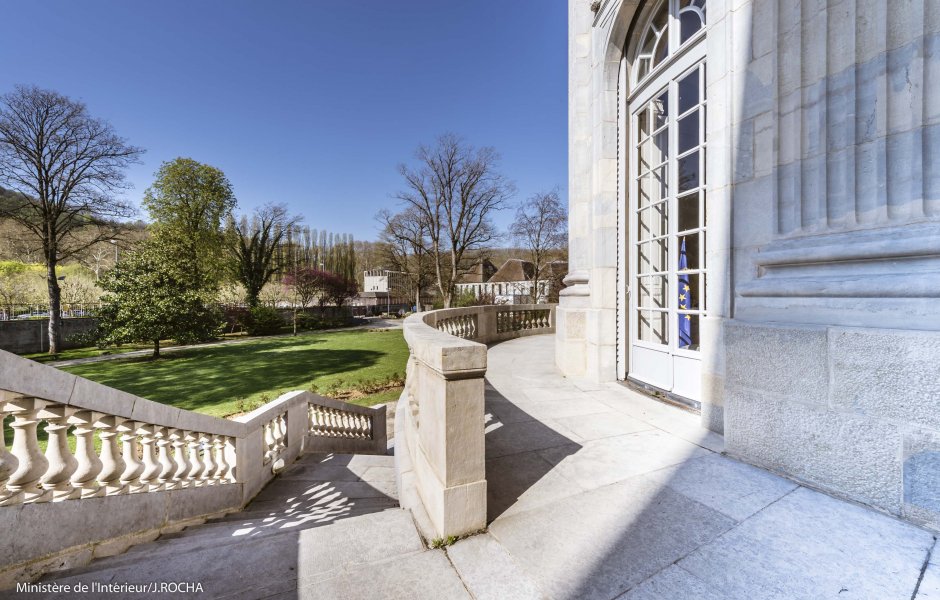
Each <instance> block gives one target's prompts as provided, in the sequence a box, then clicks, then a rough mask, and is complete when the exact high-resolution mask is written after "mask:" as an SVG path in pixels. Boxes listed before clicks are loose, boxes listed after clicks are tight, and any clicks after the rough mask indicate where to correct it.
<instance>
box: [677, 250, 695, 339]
mask: <svg viewBox="0 0 940 600" xmlns="http://www.w3.org/2000/svg"><path fill="white" fill-rule="evenodd" d="M688 268H689V261H688V258H686V255H685V238H682V246H681V247H680V248H679V271H685V270H686V269H688ZM691 308H692V288H691V286H689V275H688V273H681V272H680V273H679V310H688V309H691ZM691 345H692V315H683V314H680V315H679V347H680V348H688V347H689V346H691Z"/></svg>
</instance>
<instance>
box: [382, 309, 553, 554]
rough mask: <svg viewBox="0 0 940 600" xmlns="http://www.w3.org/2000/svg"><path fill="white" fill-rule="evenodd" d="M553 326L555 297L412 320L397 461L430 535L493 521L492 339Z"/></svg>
mask: <svg viewBox="0 0 940 600" xmlns="http://www.w3.org/2000/svg"><path fill="white" fill-rule="evenodd" d="M554 328H555V305H553V304H531V305H530V304H527V305H496V306H474V307H468V308H456V309H445V310H437V311H431V312H428V313H420V314H416V315H412V316H410V317H408V318H407V319H406V320H405V324H404V333H405V340H406V341H407V343H408V348H409V351H410V357H409V360H408V366H407V370H406V378H405V391H404V392H403V393H402V395H401V398H400V399H399V401H398V406H397V410H396V413H395V466H396V472H397V483H398V492H399V497H400V501H401V505H402V506H403V507H405V508H409V509H411V511H412V513H413V514H414V515H415V520H416V522H417V523H418V525H419V528H420V529H421V530H422V534H423V535H424V536H425V537H427V538H429V539H433V538H446V537H448V536H457V535H463V534H466V533H471V532H474V531H478V530H480V529H483V528H484V527H486V470H485V462H484V461H485V448H484V437H483V429H484V420H483V392H484V381H483V376H484V375H485V373H486V344H490V343H494V342H500V341H504V340H509V339H514V338H518V337H522V336H527V335H538V334H547V333H554V330H555V329H554Z"/></svg>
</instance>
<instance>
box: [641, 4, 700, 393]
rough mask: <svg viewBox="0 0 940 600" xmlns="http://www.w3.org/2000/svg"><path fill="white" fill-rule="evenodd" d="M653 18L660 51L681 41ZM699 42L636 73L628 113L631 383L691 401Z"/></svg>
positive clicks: (695, 364)
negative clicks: (639, 74) (662, 46)
mask: <svg viewBox="0 0 940 600" xmlns="http://www.w3.org/2000/svg"><path fill="white" fill-rule="evenodd" d="M669 4H670V3H668V2H667V3H665V6H666V7H667V8H668V6H669ZM682 4H683V5H685V4H686V3H685V2H683V3H682ZM703 4H704V3H703ZM672 5H673V8H676V9H677V8H678V7H679V6H680V5H679V4H678V3H673V4H672ZM661 10H666V9H661ZM656 18H657V17H656V15H654V16H653V18H652V19H651V24H650V26H651V27H654V29H653V31H654V33H655V32H656V30H655V25H654V24H655V22H656ZM659 19H660V21H659V22H660V23H661V24H662V26H663V27H662V28H661V30H660V32H659V35H658V37H659V38H662V39H659V40H657V41H658V43H659V44H667V47H670V46H669V44H670V41H671V42H672V46H681V44H682V43H685V41H684V40H680V39H674V40H670V39H668V37H669V33H668V30H667V29H666V27H665V25H666V24H667V23H668V21H667V20H666V19H665V18H664V17H663V16H662V15H661V14H660V17H659ZM676 27H677V28H679V27H680V25H679V24H677V25H676ZM699 38H701V36H699ZM699 38H694V39H693V40H692V41H698V42H699V43H698V44H697V47H696V48H691V50H689V49H686V51H684V52H682V53H681V54H680V55H679V56H677V57H675V59H674V60H671V61H669V60H666V59H667V58H668V56H667V55H666V53H665V52H664V51H660V52H659V54H661V55H662V56H661V58H660V62H659V63H658V64H657V63H655V62H654V61H653V64H652V66H650V64H647V65H646V66H645V67H640V68H643V69H645V71H644V73H643V76H644V77H645V81H642V78H641V83H642V84H643V85H642V86H638V87H637V89H636V91H635V92H634V93H633V94H632V96H631V98H630V101H629V105H628V114H629V116H630V123H629V129H630V136H629V139H630V145H629V154H630V177H629V187H628V188H627V195H628V210H627V216H628V221H627V223H626V227H627V230H628V232H629V235H628V237H627V239H628V253H629V260H628V264H627V270H628V277H627V278H625V281H627V282H629V283H628V285H629V286H630V293H629V294H628V298H629V301H628V303H627V312H628V315H627V316H628V328H627V329H628V344H629V349H628V356H629V364H628V376H629V377H631V378H633V379H637V380H639V381H642V382H645V383H648V384H650V385H653V386H655V387H657V388H660V389H662V390H665V391H669V392H673V393H675V394H677V395H679V396H683V397H686V398H689V399H692V400H698V399H700V397H701V390H700V387H701V383H700V380H701V369H700V354H699V335H700V333H699V332H700V326H701V319H702V317H703V315H704V314H705V273H706V271H705V244H706V240H705V236H706V224H705V61H704V43H701V42H702V39H699ZM644 46H647V44H644ZM675 49H676V48H673V50H675ZM696 49H697V50H698V51H697V52H696V51H695V50H696ZM656 53H657V51H656V49H655V44H654V45H653V46H652V55H653V56H655V55H656ZM639 60H640V61H642V60H643V58H642V57H640V59H639Z"/></svg>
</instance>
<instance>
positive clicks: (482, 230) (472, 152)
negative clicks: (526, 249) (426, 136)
mask: <svg viewBox="0 0 940 600" xmlns="http://www.w3.org/2000/svg"><path fill="white" fill-rule="evenodd" d="M415 157H416V159H417V163H418V164H417V166H416V167H414V168H410V167H408V166H406V165H401V166H400V167H399V172H400V173H401V175H402V177H404V178H405V184H406V186H405V189H404V191H402V192H399V193H398V199H399V200H401V201H402V203H403V204H404V206H405V207H406V209H410V210H414V211H416V213H417V214H418V215H419V216H420V219H421V221H422V222H424V223H426V224H427V228H428V230H427V240H428V246H427V248H426V251H427V253H428V255H429V256H430V258H431V262H432V265H433V266H434V273H435V279H436V281H437V287H438V290H439V291H440V293H441V296H442V298H443V300H444V306H445V307H450V306H451V302H452V300H453V297H454V286H455V285H456V283H457V279H458V278H459V277H460V275H461V274H463V273H465V272H466V271H467V270H469V268H470V267H471V264H470V263H471V260H470V259H471V257H472V255H474V254H476V253H478V252H479V251H480V250H483V249H485V248H486V246H487V245H488V244H490V243H491V242H492V241H494V240H495V239H496V238H497V237H498V233H497V231H496V227H495V226H494V225H493V221H492V217H493V214H494V213H495V212H497V211H499V210H501V209H502V208H504V207H505V204H506V202H507V201H508V199H509V198H510V197H511V196H512V194H513V193H514V189H515V188H514V186H513V185H512V184H511V183H510V182H508V181H507V180H506V179H505V178H504V177H503V176H502V175H501V174H500V173H499V172H498V171H497V166H498V162H499V155H498V154H497V153H496V151H495V150H494V149H492V148H474V147H473V146H469V145H467V144H466V143H465V142H464V141H463V140H462V139H460V138H459V137H457V136H455V135H451V134H448V135H443V136H441V137H439V138H438V140H437V143H436V145H435V146H433V147H430V146H420V147H419V148H418V151H417V152H416V155H415Z"/></svg>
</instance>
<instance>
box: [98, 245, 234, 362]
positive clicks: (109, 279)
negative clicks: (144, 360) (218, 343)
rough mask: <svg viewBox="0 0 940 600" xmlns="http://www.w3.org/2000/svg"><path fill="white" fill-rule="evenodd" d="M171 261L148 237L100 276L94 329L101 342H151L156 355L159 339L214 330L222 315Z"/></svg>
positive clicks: (196, 336) (194, 337)
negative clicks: (99, 305)
mask: <svg viewBox="0 0 940 600" xmlns="http://www.w3.org/2000/svg"><path fill="white" fill-rule="evenodd" d="M177 261H178V257H177V256H175V255H173V254H172V253H169V252H167V251H166V249H165V248H163V247H161V246H158V245H157V244H154V243H149V244H145V245H143V246H142V247H141V248H140V249H139V250H138V251H136V252H134V253H133V254H130V255H129V256H127V257H126V258H124V259H122V260H121V262H119V263H118V264H117V266H115V268H113V269H111V270H110V271H108V272H107V273H105V274H104V275H103V276H102V278H101V280H100V282H99V285H100V286H101V288H102V289H104V290H105V292H106V294H105V297H104V298H103V300H104V302H105V305H104V307H103V308H102V310H101V313H100V317H101V320H100V322H99V329H100V331H101V333H102V341H103V342H104V343H108V344H122V343H125V342H152V343H153V358H160V340H165V339H173V340H176V341H177V342H179V343H181V344H191V343H195V342H200V341H205V340H209V339H212V338H214V337H216V335H218V332H219V328H220V324H221V323H222V315H221V314H220V313H219V312H218V310H216V309H214V308H212V307H211V306H210V305H209V304H208V303H207V302H206V296H205V293H204V292H203V290H199V289H197V288H195V287H194V286H193V285H192V281H191V280H190V278H189V277H187V276H186V268H185V266H186V265H180V264H179V263H178V262H177ZM181 267H183V268H181Z"/></svg>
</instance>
